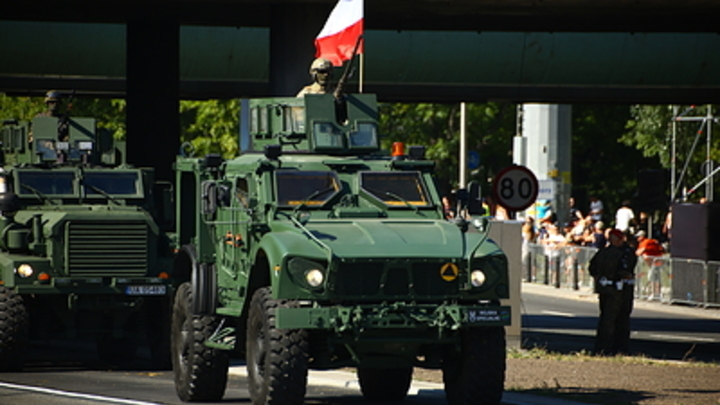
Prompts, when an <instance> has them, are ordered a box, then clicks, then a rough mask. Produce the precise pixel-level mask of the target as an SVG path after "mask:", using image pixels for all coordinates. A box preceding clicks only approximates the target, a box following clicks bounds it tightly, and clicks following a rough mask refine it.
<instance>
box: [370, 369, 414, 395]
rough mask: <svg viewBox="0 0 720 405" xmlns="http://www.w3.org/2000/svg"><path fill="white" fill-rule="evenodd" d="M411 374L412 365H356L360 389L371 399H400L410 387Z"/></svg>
mask: <svg viewBox="0 0 720 405" xmlns="http://www.w3.org/2000/svg"><path fill="white" fill-rule="evenodd" d="M412 374H413V368H412V367H400V368H367V367H358V380H359V382H360V391H362V394H363V396H364V397H365V398H367V399H369V400H373V401H402V400H403V399H405V397H406V396H407V392H408V389H410V383H412Z"/></svg>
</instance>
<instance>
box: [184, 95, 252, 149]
mask: <svg viewBox="0 0 720 405" xmlns="http://www.w3.org/2000/svg"><path fill="white" fill-rule="evenodd" d="M180 127H181V131H182V133H181V135H180V139H181V142H189V143H191V144H192V146H193V147H194V149H195V151H196V154H197V155H198V156H204V155H206V154H208V153H216V154H220V155H222V156H224V157H226V158H229V157H232V156H235V155H237V153H238V148H239V128H240V101H239V100H238V99H232V100H207V101H181V102H180Z"/></svg>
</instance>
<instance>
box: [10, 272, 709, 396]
mask: <svg viewBox="0 0 720 405" xmlns="http://www.w3.org/2000/svg"><path fill="white" fill-rule="evenodd" d="M522 313H523V316H522V318H523V340H524V345H525V346H526V347H528V346H532V345H537V346H542V347H546V348H548V349H550V350H554V351H560V352H572V351H577V350H582V349H586V350H589V349H590V348H592V344H593V339H594V333H595V324H596V322H597V302H596V299H595V297H594V295H592V294H586V293H578V292H574V291H569V290H556V289H554V288H552V287H547V286H537V285H523V305H522ZM632 327H633V335H632V343H631V349H632V350H633V351H634V352H637V353H642V354H645V355H647V356H650V357H654V358H664V359H682V358H683V357H686V356H690V357H693V358H696V359H699V360H713V361H720V311H718V310H712V309H710V310H708V309H691V308H676V307H669V306H667V305H662V304H659V303H644V302H637V305H636V309H635V311H634V313H633V318H632ZM32 349H33V350H32V353H33V358H32V359H31V361H30V363H29V364H28V367H27V368H26V370H25V371H24V372H22V373H0V405H37V404H47V405H65V404H68V405H70V404H73V405H90V404H123V405H154V404H163V405H176V404H182V402H181V401H180V400H179V399H178V398H177V396H176V395H175V389H174V385H173V381H172V373H170V372H168V371H155V370H151V369H149V368H148V366H147V364H144V361H143V360H142V359H141V360H139V361H138V362H136V363H137V364H134V365H132V366H131V368H130V369H126V370H108V369H107V368H105V367H103V365H102V364H100V363H99V362H98V361H97V360H96V355H95V350H94V345H92V344H87V343H83V342H35V343H34V345H33V347H32ZM141 357H142V356H141ZM236 370H242V368H241V367H238V368H237V369H236ZM341 378H345V379H347V378H348V375H347V374H345V375H344V376H341ZM311 380H312V381H313V383H311V384H310V385H309V386H308V392H307V397H306V398H307V399H306V402H305V403H306V405H370V404H371V403H372V402H369V401H365V400H364V399H363V398H362V396H361V394H360V392H359V390H358V388H357V386H356V385H352V384H350V386H347V385H343V384H344V383H346V380H343V381H341V382H340V384H338V381H335V382H333V383H326V381H321V380H318V379H316V378H315V377H311ZM342 387H347V388H342ZM440 388H441V387H439V386H438V385H435V386H431V387H429V388H426V389H421V390H420V391H419V392H413V394H412V395H410V396H409V397H408V399H407V400H406V401H405V402H404V403H405V404H408V405H440V404H445V399H444V394H443V392H442V390H441V389H440ZM508 398H510V396H508ZM220 403H224V404H230V403H232V404H249V403H250V402H249V394H248V391H247V381H246V379H245V378H244V377H243V376H241V375H238V374H231V377H230V380H229V383H228V389H227V391H226V394H225V398H224V399H223V400H222V402H220ZM505 403H507V404H519V403H533V404H536V403H538V402H536V401H535V400H534V399H533V400H530V401H528V400H527V399H522V398H521V399H519V400H518V399H517V398H515V399H514V400H511V399H508V400H506V401H505ZM552 403H555V402H552Z"/></svg>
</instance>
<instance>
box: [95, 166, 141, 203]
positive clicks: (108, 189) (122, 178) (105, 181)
mask: <svg viewBox="0 0 720 405" xmlns="http://www.w3.org/2000/svg"><path fill="white" fill-rule="evenodd" d="M82 184H83V192H84V193H85V195H86V196H88V197H94V196H101V195H102V192H105V193H107V194H109V195H113V196H126V197H132V196H137V197H142V196H141V194H142V192H141V191H140V190H142V187H140V173H138V172H134V171H132V172H116V171H85V172H84V173H83V181H82ZM99 190H102V192H101V191H99Z"/></svg>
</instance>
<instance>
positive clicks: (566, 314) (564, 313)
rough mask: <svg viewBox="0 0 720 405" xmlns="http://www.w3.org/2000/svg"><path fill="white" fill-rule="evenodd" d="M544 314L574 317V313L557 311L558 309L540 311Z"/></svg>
mask: <svg viewBox="0 0 720 405" xmlns="http://www.w3.org/2000/svg"><path fill="white" fill-rule="evenodd" d="M542 313H543V314H545V315H553V316H564V317H565V318H575V317H576V315H575V314H571V313H570V312H559V311H542Z"/></svg>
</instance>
